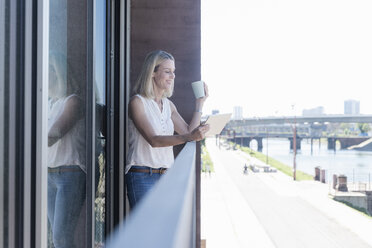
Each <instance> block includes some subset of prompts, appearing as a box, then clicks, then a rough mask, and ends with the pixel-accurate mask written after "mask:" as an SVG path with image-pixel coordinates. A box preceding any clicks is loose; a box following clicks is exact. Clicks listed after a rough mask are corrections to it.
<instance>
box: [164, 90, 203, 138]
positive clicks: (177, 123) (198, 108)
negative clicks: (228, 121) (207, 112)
mask: <svg viewBox="0 0 372 248" xmlns="http://www.w3.org/2000/svg"><path fill="white" fill-rule="evenodd" d="M204 91H205V96H204V97H201V98H198V99H196V102H195V111H194V113H193V116H192V119H191V121H190V124H187V123H186V122H185V120H184V119H183V118H182V116H181V115H180V114H179V113H178V111H177V108H176V106H175V105H174V104H173V103H172V102H170V103H171V111H172V121H173V124H174V130H175V131H176V132H177V133H178V134H186V133H189V132H192V130H194V129H195V128H197V127H198V126H199V125H200V118H201V116H202V110H203V106H204V102H205V100H207V98H208V96H209V94H208V86H207V84H205V83H204Z"/></svg>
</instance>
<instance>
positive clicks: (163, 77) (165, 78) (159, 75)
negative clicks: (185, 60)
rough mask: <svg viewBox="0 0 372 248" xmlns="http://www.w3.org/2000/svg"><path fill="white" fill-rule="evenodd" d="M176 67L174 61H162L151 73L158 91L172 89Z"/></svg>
mask: <svg viewBox="0 0 372 248" xmlns="http://www.w3.org/2000/svg"><path fill="white" fill-rule="evenodd" d="M175 71H176V67H175V65H174V61H173V60H171V59H167V60H165V61H163V62H162V63H161V64H160V65H159V67H158V69H157V71H156V72H154V73H153V79H154V86H155V87H156V88H157V89H158V90H164V91H167V90H170V89H172V87H173V84H174V79H175V77H176V74H175Z"/></svg>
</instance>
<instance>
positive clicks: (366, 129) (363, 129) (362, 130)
mask: <svg viewBox="0 0 372 248" xmlns="http://www.w3.org/2000/svg"><path fill="white" fill-rule="evenodd" d="M358 128H359V130H360V133H361V134H366V133H368V132H369V131H370V130H371V127H370V125H369V124H368V123H358Z"/></svg>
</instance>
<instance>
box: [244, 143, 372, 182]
mask: <svg viewBox="0 0 372 248" xmlns="http://www.w3.org/2000/svg"><path fill="white" fill-rule="evenodd" d="M262 143H263V149H262V153H263V154H265V155H266V154H268V155H269V157H272V158H275V159H277V160H279V161H281V162H282V163H285V164H287V165H289V166H293V151H292V150H291V149H290V147H289V146H290V144H289V140H288V139H276V138H275V139H274V138H271V139H270V138H269V139H268V140H266V139H264V140H263V142H262ZM251 145H252V148H253V149H255V150H256V149H257V144H256V142H252V143H251ZM267 147H268V151H267ZM296 165H297V170H301V171H303V172H306V173H308V174H311V175H314V174H315V167H316V166H320V167H321V169H325V170H326V178H327V179H328V180H327V181H329V179H331V177H332V175H333V174H337V175H340V174H344V175H346V176H347V177H348V181H349V182H367V183H368V182H370V181H371V174H372V152H365V151H355V150H339V149H336V151H334V150H328V149H327V142H326V140H324V141H323V140H322V142H321V143H320V145H319V141H318V140H314V141H313V151H312V152H311V143H310V140H302V142H301V150H297V156H296Z"/></svg>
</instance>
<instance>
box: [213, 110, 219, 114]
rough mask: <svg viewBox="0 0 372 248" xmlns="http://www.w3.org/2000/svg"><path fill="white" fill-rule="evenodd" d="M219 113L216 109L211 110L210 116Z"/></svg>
mask: <svg viewBox="0 0 372 248" xmlns="http://www.w3.org/2000/svg"><path fill="white" fill-rule="evenodd" d="M219 113H220V111H219V110H218V109H213V110H212V115H216V114H219Z"/></svg>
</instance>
